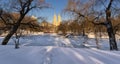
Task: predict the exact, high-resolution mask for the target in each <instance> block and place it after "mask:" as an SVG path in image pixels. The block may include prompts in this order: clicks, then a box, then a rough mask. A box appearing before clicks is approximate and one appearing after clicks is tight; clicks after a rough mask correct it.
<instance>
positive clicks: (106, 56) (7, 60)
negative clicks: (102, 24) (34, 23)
mask: <svg viewBox="0 0 120 64" xmlns="http://www.w3.org/2000/svg"><path fill="white" fill-rule="evenodd" d="M13 38H14V37H12V38H11V40H10V41H9V43H8V45H6V46H2V45H0V64H120V61H119V59H120V51H109V50H108V49H109V43H108V39H100V40H99V42H100V43H99V44H100V45H101V50H99V49H96V44H95V39H90V38H84V37H80V36H79V37H72V38H65V37H63V36H58V35H50V34H46V35H34V36H24V37H21V38H20V48H19V49H14V41H13ZM2 40H3V37H1V38H0V41H2ZM83 42H85V43H83ZM83 44H84V45H83ZM118 46H119V40H118Z"/></svg>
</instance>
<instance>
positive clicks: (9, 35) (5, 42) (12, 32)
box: [2, 15, 24, 45]
mask: <svg viewBox="0 0 120 64" xmlns="http://www.w3.org/2000/svg"><path fill="white" fill-rule="evenodd" d="M23 18H24V15H21V16H20V18H19V19H18V21H17V23H16V24H15V25H14V26H13V28H12V30H11V31H10V32H9V33H8V35H7V36H6V37H5V38H4V40H3V42H2V45H7V43H8V41H9V40H10V38H11V37H12V35H13V34H14V33H15V32H16V31H17V29H18V28H19V26H20V23H21V21H22V20H23Z"/></svg>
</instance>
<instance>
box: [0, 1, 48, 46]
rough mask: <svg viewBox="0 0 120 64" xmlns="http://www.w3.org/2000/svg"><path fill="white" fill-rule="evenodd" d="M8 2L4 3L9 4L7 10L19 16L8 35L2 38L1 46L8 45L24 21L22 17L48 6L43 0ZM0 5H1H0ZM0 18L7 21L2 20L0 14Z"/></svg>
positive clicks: (0, 14)
mask: <svg viewBox="0 0 120 64" xmlns="http://www.w3.org/2000/svg"><path fill="white" fill-rule="evenodd" d="M8 1H9V2H7V1H6V3H7V4H9V5H10V6H7V9H9V10H10V8H11V10H10V12H17V13H19V14H20V16H19V18H18V19H17V20H16V22H15V24H14V25H13V27H12V28H11V30H10V32H9V33H8V35H7V36H6V37H5V38H4V40H3V42H2V45H6V44H7V43H8V41H9V39H10V38H11V36H12V35H13V34H14V33H15V32H16V31H17V29H18V28H19V27H20V25H21V21H22V20H23V19H24V17H25V16H26V15H27V14H28V12H29V11H31V10H35V9H42V8H46V7H48V4H46V3H45V1H44V0H8ZM0 4H1V5H2V3H0ZM3 4H4V3H3ZM2 8H3V7H2ZM3 10H4V8H3ZM5 11H7V10H5ZM0 18H1V19H2V20H3V21H4V22H6V21H7V20H6V19H4V18H3V17H2V13H0ZM11 21H13V20H11Z"/></svg>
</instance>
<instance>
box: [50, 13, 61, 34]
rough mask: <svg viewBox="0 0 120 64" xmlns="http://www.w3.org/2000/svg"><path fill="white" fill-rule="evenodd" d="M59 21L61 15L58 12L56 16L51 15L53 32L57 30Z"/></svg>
mask: <svg viewBox="0 0 120 64" xmlns="http://www.w3.org/2000/svg"><path fill="white" fill-rule="evenodd" d="M60 23H61V16H60V14H58V16H57V15H56V14H54V16H53V23H52V25H53V30H52V31H53V32H56V31H57V28H58V26H59V25H60Z"/></svg>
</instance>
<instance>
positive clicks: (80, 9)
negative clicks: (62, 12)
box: [66, 0, 120, 50]
mask: <svg viewBox="0 0 120 64" xmlns="http://www.w3.org/2000/svg"><path fill="white" fill-rule="evenodd" d="M117 1H118V2H120V1H119V0H85V1H83V0H69V2H68V5H67V7H66V10H67V11H69V12H72V13H74V14H75V15H76V16H77V19H78V21H79V18H81V17H83V18H84V19H85V20H86V21H90V22H92V23H93V24H96V25H104V26H105V27H106V29H107V33H108V36H109V43H110V50H118V47H117V43H116V38H115V33H114V31H113V25H112V19H111V18H112V11H113V8H114V9H115V8H118V6H113V3H115V2H117ZM96 4H99V6H98V7H97V6H96ZM116 4H118V3H116ZM118 5H119V4H118ZM100 7H101V8H100ZM101 10H102V11H101ZM104 10H105V11H104ZM90 16H93V18H89V17H90ZM101 16H104V17H105V18H106V21H103V22H100V21H99V20H98V19H99V18H100V17H101Z"/></svg>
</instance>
